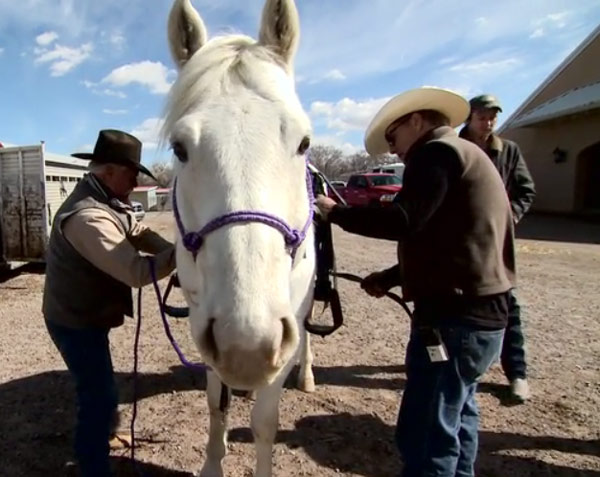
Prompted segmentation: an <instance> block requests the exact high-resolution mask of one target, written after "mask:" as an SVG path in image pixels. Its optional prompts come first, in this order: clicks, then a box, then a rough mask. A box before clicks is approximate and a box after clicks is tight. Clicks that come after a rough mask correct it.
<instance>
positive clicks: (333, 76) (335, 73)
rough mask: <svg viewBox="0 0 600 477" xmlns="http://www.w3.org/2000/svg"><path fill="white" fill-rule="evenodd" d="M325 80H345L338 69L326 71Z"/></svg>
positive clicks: (344, 76)
mask: <svg viewBox="0 0 600 477" xmlns="http://www.w3.org/2000/svg"><path fill="white" fill-rule="evenodd" d="M324 78H325V79H329V80H345V79H346V75H345V74H344V73H342V72H341V71H340V70H338V69H333V70H331V71H328V72H327V73H325V77H324Z"/></svg>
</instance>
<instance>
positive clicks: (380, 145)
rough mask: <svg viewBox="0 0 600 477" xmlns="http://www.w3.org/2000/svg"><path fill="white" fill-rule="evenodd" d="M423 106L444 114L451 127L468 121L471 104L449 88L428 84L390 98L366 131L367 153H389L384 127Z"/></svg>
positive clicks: (419, 109) (422, 108) (421, 108)
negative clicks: (434, 86)
mask: <svg viewBox="0 0 600 477" xmlns="http://www.w3.org/2000/svg"><path fill="white" fill-rule="evenodd" d="M424 109H433V110H434V111H439V112H440V113H442V114H444V115H445V116H446V117H448V119H450V126H452V127H453V128H455V127H457V126H459V125H460V124H462V123H464V122H465V120H466V119H467V117H468V116H469V111H470V106H469V102H468V101H467V100H466V99H465V98H463V97H462V96H461V95H459V94H457V93H455V92H453V91H450V90H448V89H442V88H433V87H428V86H426V87H422V88H416V89H411V90H409V91H405V92H404V93H400V94H399V95H397V96H394V97H393V98H392V99H390V100H389V101H388V102H387V103H386V104H385V105H384V106H383V107H382V108H381V109H380V110H379V112H378V113H377V114H376V115H375V117H374V118H373V119H372V120H371V124H369V127H368V128H367V132H366V133H365V148H366V150H367V152H368V153H369V154H371V155H376V154H385V153H386V152H389V151H390V146H389V144H388V143H387V141H386V139H385V130H386V129H387V128H388V127H389V126H390V124H392V123H393V122H394V121H395V120H396V119H398V118H401V117H402V116H406V115H407V114H410V113H414V112H415V111H421V110H424Z"/></svg>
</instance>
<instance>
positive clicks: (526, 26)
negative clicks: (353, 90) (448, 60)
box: [296, 0, 598, 84]
mask: <svg viewBox="0 0 600 477" xmlns="http://www.w3.org/2000/svg"><path fill="white" fill-rule="evenodd" d="M425 3H426V4H427V14H426V15H424V14H423V5H424V3H423V1H422V0H406V1H405V2H397V0H375V1H372V2H366V1H354V2H344V7H343V11H344V14H343V15H342V16H340V14H339V5H338V3H337V2H317V1H306V2H300V3H299V8H300V13H301V18H305V19H310V20H308V21H304V22H303V23H302V40H301V43H300V50H299V54H298V61H297V67H296V71H297V72H298V73H299V74H300V75H301V76H302V77H304V78H305V79H306V82H308V83H309V84H310V83H311V80H312V81H314V80H315V79H317V80H318V79H322V78H323V77H324V75H325V74H326V73H327V72H328V71H330V70H331V67H332V65H335V67H336V68H337V69H339V70H340V71H343V73H344V75H345V76H347V77H348V78H352V79H353V80H357V81H358V80H360V79H361V78H364V77H368V76H377V77H381V76H382V75H384V74H386V73H390V72H393V71H403V72H405V71H409V69H410V68H411V67H412V66H414V65H417V64H419V63H420V62H422V61H424V60H427V61H431V58H432V57H435V55H439V56H440V57H447V56H452V55H456V56H458V57H459V58H463V57H464V56H468V55H473V54H476V53H478V52H480V51H481V52H483V51H486V50H490V49H494V48H497V46H498V45H499V44H502V43H503V44H507V43H509V42H511V43H512V44H518V43H515V42H519V41H521V40H522V39H523V38H527V36H529V35H530V34H531V32H532V31H534V30H535V29H536V28H538V27H540V26H541V25H532V21H531V19H532V18H543V19H546V21H547V22H554V23H552V24H553V25H557V24H558V25H560V24H561V22H566V24H567V25H568V26H571V25H573V26H574V27H575V28H577V29H579V30H581V28H582V26H581V25H582V24H583V23H587V24H590V20H589V19H585V15H586V12H587V14H588V16H590V14H591V13H592V12H594V13H595V14H596V15H597V11H598V0H580V2H578V3H577V10H573V13H568V12H560V9H559V10H558V11H559V12H560V13H556V12H557V4H558V5H568V2H566V0H556V1H552V2H550V1H548V2H539V1H538V2H522V1H521V0H504V1H502V2H492V3H489V2H474V1H473V2H467V3H468V5H463V4H457V2H448V1H446V0H428V1H427V2H425ZM515 12H518V14H515ZM575 19H577V20H578V23H575ZM582 19H583V21H582ZM332 25H336V28H332ZM532 26H533V27H532ZM585 28H587V27H585ZM566 29H567V28H566V27H565V30H566ZM390 31H393V32H394V33H393V35H391V36H390ZM441 39H443V40H441ZM449 52H451V53H450V54H449ZM408 76H409V77H412V76H413V75H412V74H411V75H408Z"/></svg>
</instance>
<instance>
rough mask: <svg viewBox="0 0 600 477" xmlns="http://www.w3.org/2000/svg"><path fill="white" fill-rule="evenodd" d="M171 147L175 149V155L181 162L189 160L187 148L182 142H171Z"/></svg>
mask: <svg viewBox="0 0 600 477" xmlns="http://www.w3.org/2000/svg"><path fill="white" fill-rule="evenodd" d="M171 148H172V149H173V154H175V157H177V159H179V161H180V162H187V160H188V155H187V150H186V148H185V146H184V145H183V144H181V143H180V142H174V143H173V144H171Z"/></svg>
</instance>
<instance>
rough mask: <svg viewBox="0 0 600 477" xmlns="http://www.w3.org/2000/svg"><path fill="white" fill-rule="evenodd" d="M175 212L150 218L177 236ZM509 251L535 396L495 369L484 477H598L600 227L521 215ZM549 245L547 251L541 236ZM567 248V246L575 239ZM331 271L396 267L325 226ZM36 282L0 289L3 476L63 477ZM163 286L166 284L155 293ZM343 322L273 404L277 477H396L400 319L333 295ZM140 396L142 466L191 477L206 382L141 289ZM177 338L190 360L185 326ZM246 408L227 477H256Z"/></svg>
mask: <svg viewBox="0 0 600 477" xmlns="http://www.w3.org/2000/svg"><path fill="white" fill-rule="evenodd" d="M171 220H172V219H171V215H170V214H169V213H160V214H148V216H147V219H146V222H147V223H148V224H151V225H152V226H153V227H155V228H156V229H158V230H160V231H162V232H164V234H165V235H166V236H172V223H171ZM521 235H522V236H525V237H528V238H527V239H519V241H518V263H519V273H520V290H519V296H520V300H521V303H522V307H523V316H524V319H525V321H526V327H525V330H526V334H527V344H528V359H529V366H530V376H529V377H530V383H531V386H532V391H533V393H534V394H533V398H532V399H531V401H530V402H528V403H527V404H525V405H520V406H513V405H511V403H510V402H509V401H507V394H506V390H507V387H506V382H505V379H504V377H503V375H502V372H501V370H500V368H499V366H498V365H495V366H494V367H493V368H492V369H491V370H490V372H488V374H487V375H486V376H485V377H484V378H483V382H482V384H481V386H480V391H479V393H478V402H479V405H480V408H481V433H480V435H481V439H480V440H481V444H480V452H479V460H478V475H479V476H485V477H505V476H508V475H512V476H515V477H517V476H518V477H525V476H536V477H537V476H573V477H574V476H582V477H583V476H585V477H587V476H598V475H600V418H599V417H598V411H599V410H600V296H599V293H598V277H599V276H600V245H598V243H599V242H600V226H598V225H589V224H588V225H586V224H581V223H578V222H575V221H571V220H567V219H553V218H543V217H542V218H536V217H533V218H528V219H527V220H526V222H525V223H524V224H523V226H522V233H521ZM542 239H543V240H542ZM570 240H576V242H572V241H570ZM335 241H336V247H337V253H338V264H339V269H340V270H343V271H347V272H352V273H357V274H361V275H364V274H367V273H368V272H370V271H374V270H377V269H380V268H383V267H386V266H388V265H390V264H392V263H393V261H394V255H395V246H394V244H393V243H390V242H377V241H374V240H370V239H364V238H360V237H356V236H351V235H349V234H346V233H344V232H342V231H341V230H339V229H336V230H335ZM43 283H44V275H43V270H36V269H35V267H26V268H25V269H23V270H21V271H20V273H13V274H11V275H10V276H6V277H4V278H3V279H2V281H0V302H1V303H2V306H1V307H0V323H1V324H2V330H3V332H2V333H0V353H1V356H2V361H3V364H2V366H0V436H1V437H0V462H1V463H2V466H1V467H0V475H1V476H6V477H12V476H28V477H29V476H32V477H34V476H61V475H70V473H71V472H72V469H70V467H69V466H68V465H67V462H68V461H69V459H71V445H72V444H71V443H72V428H73V422H74V402H73V387H72V385H71V383H70V381H69V377H68V374H67V373H66V371H65V367H64V364H63V362H62V361H61V359H60V357H59V355H58V353H57V351H56V350H55V349H54V347H53V346H52V343H51V341H50V339H49V337H48V335H47V333H46V330H45V327H44V325H43V320H42V316H41V313H40V306H41V297H42V289H43ZM165 285H166V284H165V283H162V286H163V289H164V286H165ZM339 287H340V294H341V299H342V303H343V306H344V309H345V318H346V323H345V326H344V327H343V328H342V329H340V330H339V332H338V333H336V334H335V335H334V336H331V337H329V338H327V339H320V338H314V339H313V343H314V351H315V377H316V381H317V390H316V392H315V393H313V394H304V393H301V392H299V391H297V390H295V389H293V387H292V386H291V385H290V386H288V387H287V388H286V390H285V391H284V394H283V397H282V400H281V403H280V414H281V423H280V431H279V433H278V435H277V444H276V446H275V450H274V453H275V457H274V466H275V470H274V474H275V475H276V476H339V475H347V476H366V477H382V476H393V475H395V474H396V473H397V471H398V469H399V461H398V456H397V454H396V450H395V447H394V445H393V442H392V435H393V428H394V424H395V419H396V413H397V410H398V404H399V401H400V397H401V394H402V389H403V387H404V383H405V376H404V373H403V367H402V362H403V357H404V352H405V346H406V343H407V335H408V320H407V317H406V316H405V315H404V314H403V312H402V310H401V309H400V308H399V307H398V306H397V305H395V304H394V303H393V302H391V301H390V300H387V299H379V300H377V299H374V298H370V297H368V296H366V295H365V294H363V293H361V291H360V290H359V288H358V286H357V285H356V284H353V283H348V282H344V281H341V282H340V283H339ZM143 316H144V318H143V330H142V338H141V345H140V360H141V365H140V366H141V375H140V376H139V387H140V393H141V396H142V398H141V400H140V401H139V407H138V418H137V423H136V429H137V433H138V436H139V437H141V439H142V440H141V441H140V442H139V447H138V449H137V451H136V456H137V458H138V460H139V468H140V469H141V470H142V472H144V474H145V475H149V476H173V477H174V476H189V475H190V473H191V472H192V471H197V470H198V469H199V468H200V466H201V464H202V462H203V460H204V446H205V443H206V439H207V435H206V430H207V426H208V414H207V405H206V402H205V396H204V388H205V379H204V377H203V376H202V375H194V374H192V373H191V372H189V371H188V370H186V369H184V368H183V367H182V366H181V365H180V364H179V363H178V361H177V357H176V355H175V353H174V351H173V350H172V349H171V348H170V345H169V343H168V341H167V339H166V337H165V335H164V332H163V330H162V325H161V323H160V319H159V315H158V309H157V305H156V299H155V297H154V296H153V292H152V290H151V288H147V289H145V290H144V295H143ZM172 329H173V333H174V334H175V335H176V337H177V338H178V340H179V341H180V344H181V346H182V347H183V349H184V350H185V352H186V354H187V355H188V357H189V358H193V359H199V358H198V355H197V353H196V351H195V348H194V346H193V344H192V342H191V340H190V338H189V332H188V327H187V323H186V322H185V321H178V322H173V324H172ZM134 331H135V323H134V321H133V320H127V322H126V324H125V325H124V326H123V327H121V328H119V329H117V330H115V331H113V332H112V333H111V343H112V350H113V360H114V365H115V369H116V371H117V375H118V380H119V386H120V389H121V409H122V414H123V417H124V418H125V421H124V426H125V425H127V424H128V421H129V418H130V416H131V409H132V382H133V381H132V373H131V370H132V363H133V359H132V356H133V337H134ZM250 407H251V402H249V401H247V400H246V399H244V398H242V397H237V398H235V399H234V401H233V406H232V410H231V418H230V428H231V433H230V445H229V455H228V457H227V458H226V459H225V472H226V475H228V476H233V477H242V476H250V475H252V466H253V462H254V449H253V446H252V442H251V441H252V439H251V432H250V430H249V428H248V422H249V410H250ZM113 456H114V459H113V460H114V464H115V468H116V469H117V475H123V476H125V475H135V473H134V472H133V470H132V468H131V465H130V463H129V461H128V458H127V451H115V452H114V454H113Z"/></svg>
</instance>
